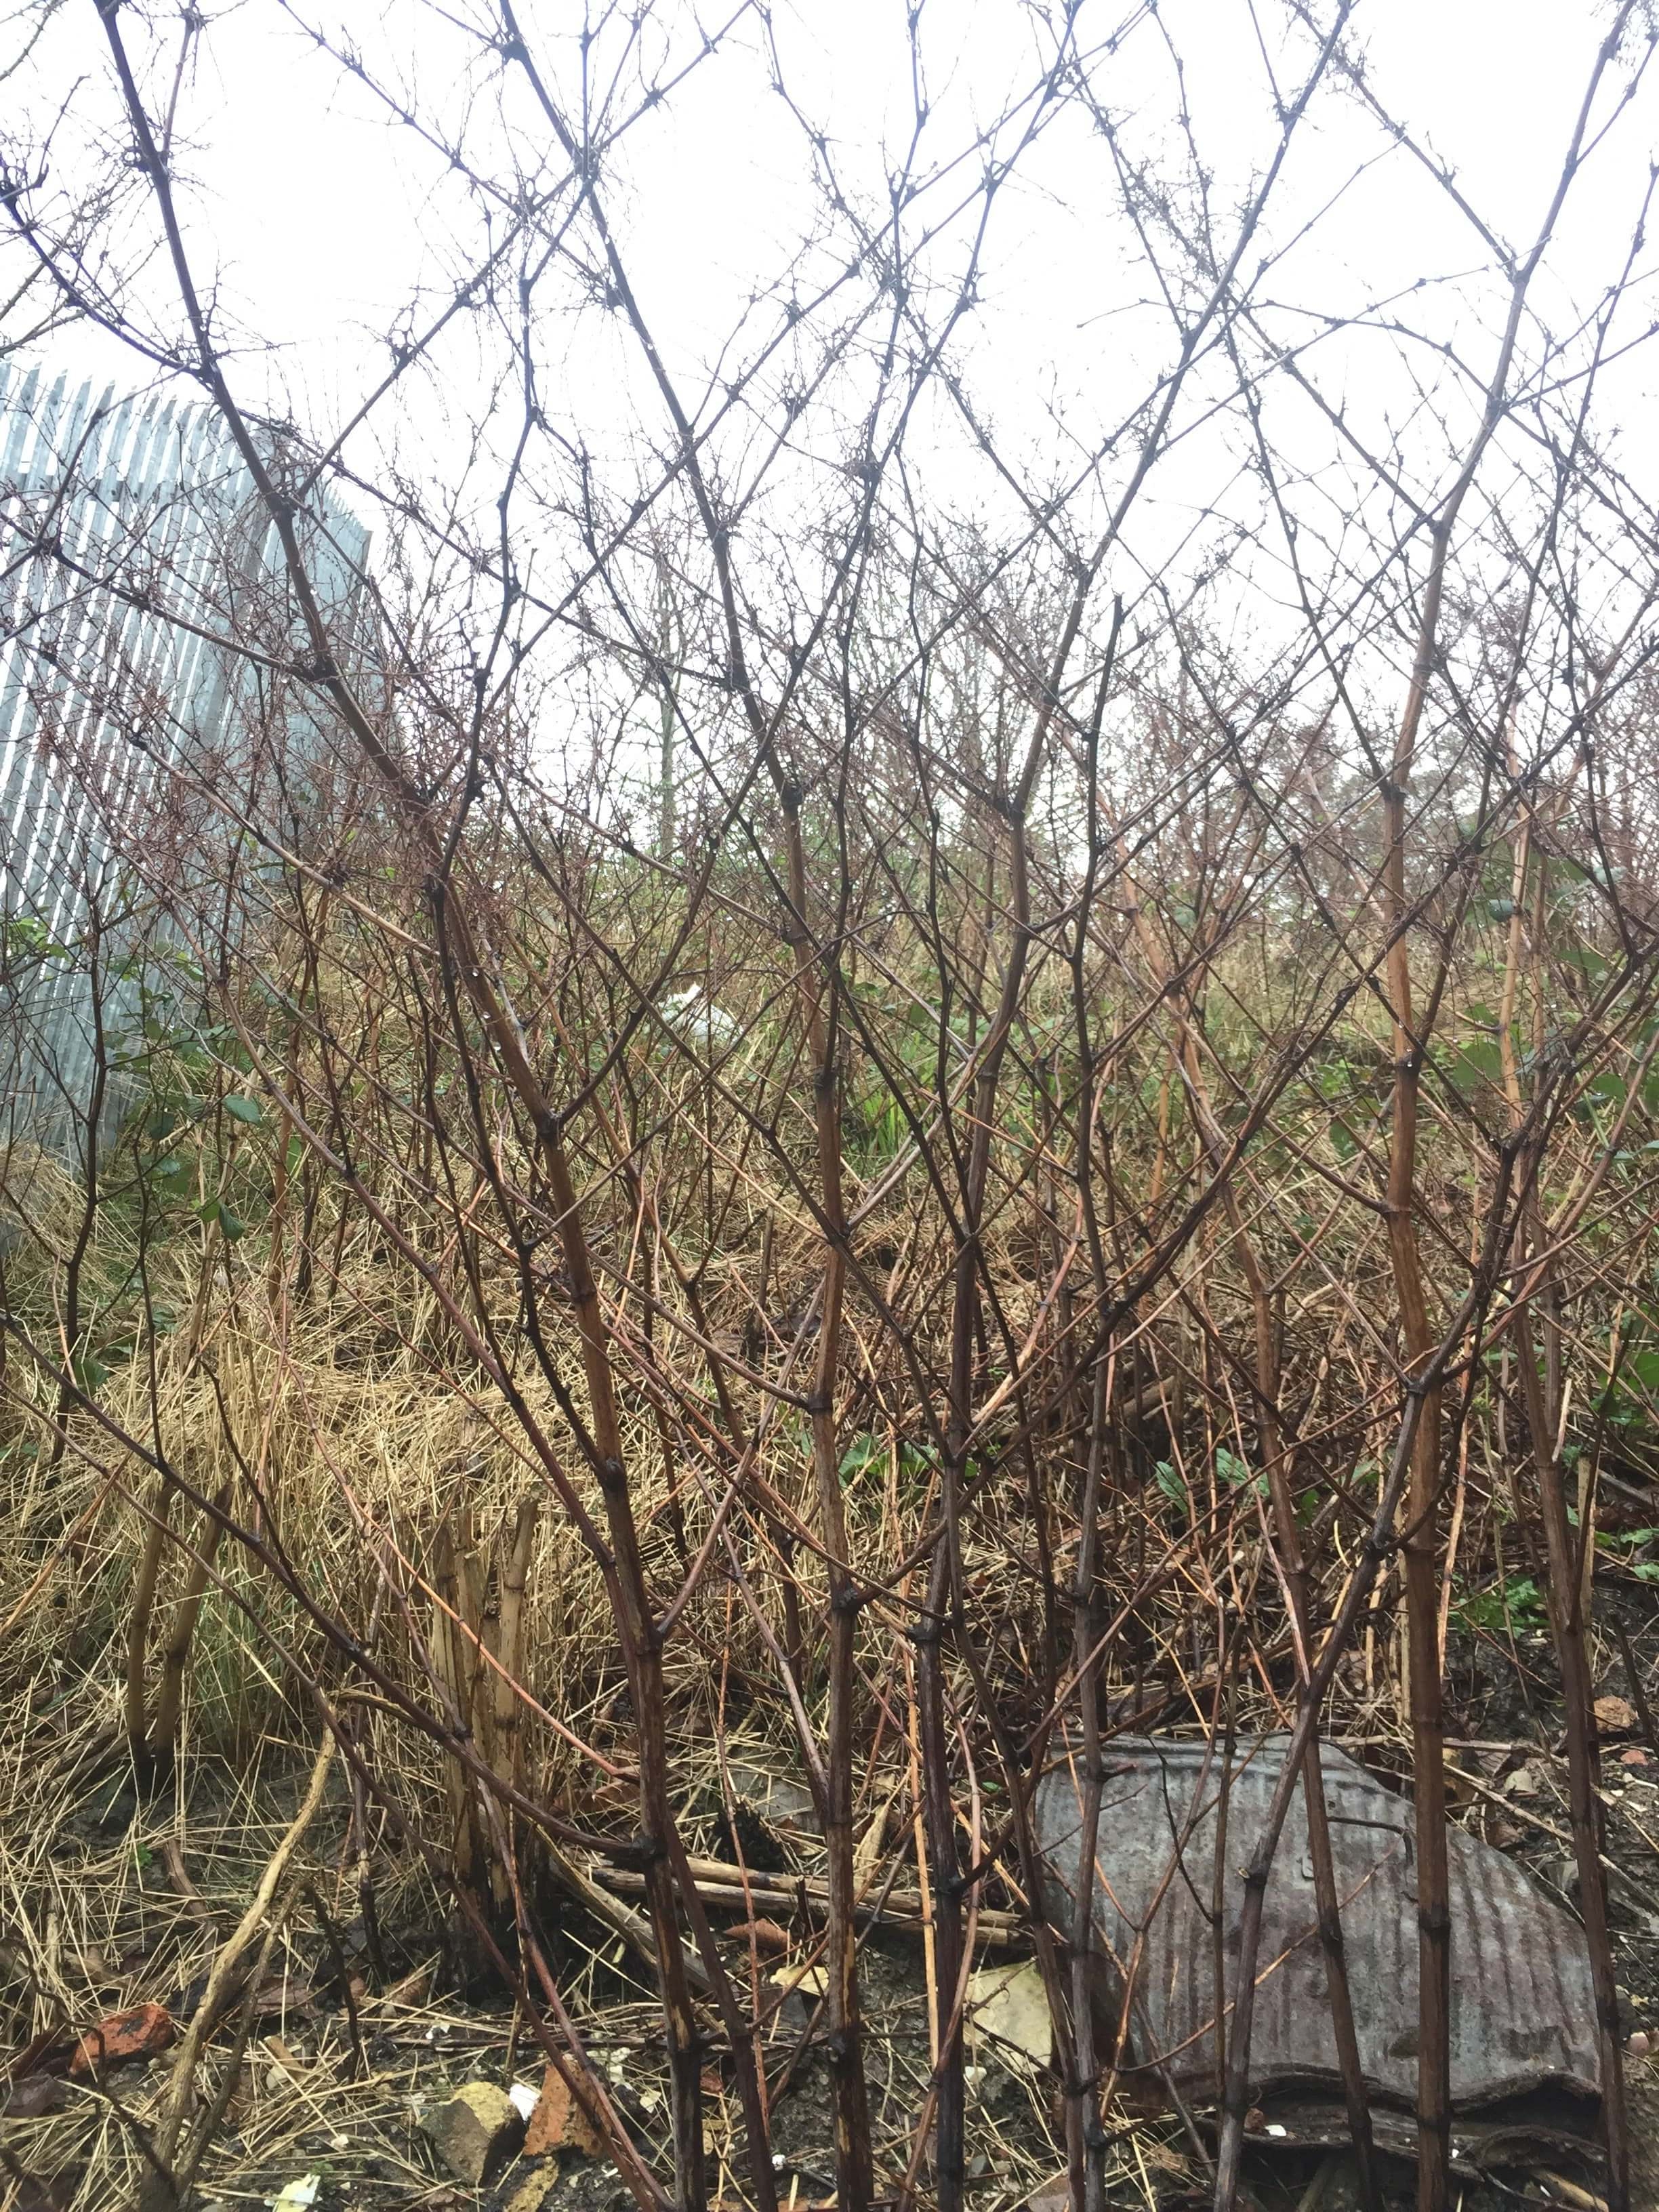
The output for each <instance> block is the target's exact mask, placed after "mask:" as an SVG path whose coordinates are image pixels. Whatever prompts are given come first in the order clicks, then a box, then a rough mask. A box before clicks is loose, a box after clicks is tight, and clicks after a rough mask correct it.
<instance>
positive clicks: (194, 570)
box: [0, 362, 368, 1152]
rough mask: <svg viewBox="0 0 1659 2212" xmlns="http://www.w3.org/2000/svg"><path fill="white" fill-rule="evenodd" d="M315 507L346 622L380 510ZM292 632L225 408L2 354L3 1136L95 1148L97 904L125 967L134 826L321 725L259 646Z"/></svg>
mask: <svg viewBox="0 0 1659 2212" xmlns="http://www.w3.org/2000/svg"><path fill="white" fill-rule="evenodd" d="M307 532H308V540H309V543H308V552H309V553H310V554H311V556H312V557H313V567H314V570H315V574H316V578H317V581H318V584H319V593H320V596H321V597H322V599H323V600H324V603H325V605H327V606H328V607H329V608H330V609H331V611H332V612H333V613H334V614H335V615H336V616H337V617H338V618H339V620H340V622H341V626H342V629H343V630H344V631H347V632H349V631H351V630H352V629H354V627H355V625H356V607H357V605H358V603H359V599H360V591H359V586H360V584H361V580H362V571H363V563H364V560H365V557H366V555H367V550H368V539H367V536H366V533H365V532H363V530H362V527H361V526H360V525H359V524H357V523H356V521H355V520H353V519H352V518H350V517H349V516H348V515H345V514H343V513H340V512H339V511H338V510H337V508H335V507H332V506H331V505H330V504H328V503H326V502H321V503H313V513H311V515H310V517H309V519H308V522H307ZM294 635H295V624H294V618H293V611H292V609H291V607H290V606H289V603H288V590H287V581H286V577H285V575H284V573H283V565H282V562H281V556H280V548H279V546H278V544H277V541H276V532H275V530H274V528H272V526H270V521H269V518H268V517H267V516H266V514H265V513H264V508H263V507H262V506H261V505H260V503H259V502H258V498H257V496H256V494H255V491H254V487H253V485H252V481H251V479H250V478H249V477H248V474H247V471H246V468H245V467H244V465H243V464H242V462H241V460H240V457H239V456H238V455H237V453H236V452H235V450H234V447H233V446H232V445H231V443H230V441H229V440H228V435H227V434H226V432H225V430H224V428H223V426H222V423H221V422H220V421H219V418H218V416H217V415H216V412H215V411H214V410H212V409H211V408H209V407H206V406H195V407H181V406H179V405H178V404H176V403H175V402H173V400H170V399H166V398H159V397H154V396H153V397H151V398H148V399H143V400H140V399H136V398H115V397H114V396H113V395H112V394H111V393H110V392H105V393H103V394H102V395H101V396H100V397H96V398H94V392H93V389H92V387H91V386H89V385H82V386H80V387H79V388H78V389H76V390H71V389H70V388H69V387H68V386H67V385H66V383H65V381H64V380H63V379H61V378H60V379H58V380H57V381H56V382H55V383H48V382H46V380H44V379H43V378H42V377H41V376H40V373H39V371H38V370H29V371H27V372H22V371H20V370H18V369H16V368H14V367H12V366H10V365H9V364H7V363H5V362H0V920H3V923H4V926H5V931H6V935H5V939H4V945H3V952H4V961H3V974H0V1002H3V1003H0V1013H3V1030H4V1036H3V1041H0V1050H3V1054H4V1058H3V1061H0V1085H3V1103H4V1107H5V1112H6V1121H5V1123H4V1126H3V1127H0V1142H3V1141H8V1140H11V1139H16V1138H18V1137H20V1136H23V1137H27V1138H29V1139H33V1140H34V1141H36V1142H39V1143H41V1144H43V1145H46V1146H50V1147H52V1148H54V1149H59V1150H64V1151H69V1152H73V1151H74V1150H75V1149H76V1139H77V1134H78V1133H79V1132H80V1131H81V1130H82V1127H83V1123H84V1116H85V1111H86V1102H87V1099H88V1093H89V1089H90V1085H91V1081H92V1073H93V1050H92V1020H91V1014H92V975H91V972H90V965H89V960H88V945H87V935H88V933H87V927H86V925H87V921H88V914H89V912H90V910H91V907H92V903H93V902H97V904H98V907H99V908H100V911H102V912H104V913H105V914H106V920H107V921H111V922H112V935H111V937H110V939H108V940H107V941H106V945H105V947H104V952H105V960H106V981H107V970H108V969H112V968H113V967H114V966H116V965H118V963H119V960H120V959H121V958H123V957H128V958H130V957H131V950H132V947H133V946H134V945H135V944H137V942H139V941H140V939H142V938H143V934H144V932H145V931H146V930H150V931H152V932H153V930H154V928H155V921H154V917H153V915H152V916H151V917H150V918H149V920H146V919H145V918H144V916H143V907H144V904H145V900H146V886H145V884H144V883H143V880H142V875H143V872H142V870H139V871H134V870H132V869H131V868H130V867H125V866H124V857H123V854H122V851H121V847H122V845H123V843H124V842H125V841H124V838H123V835H122V832H123V831H124V830H125V831H130V832H132V833H135V834H134V839H133V841H132V842H137V841H140V840H143V839H144V838H146V837H147V836H149V829H150V825H151V824H152V823H161V822H162V821H163V820H164V819H167V820H170V822H171V824H172V827H173V830H174V831H175V833H179V834H178V835H177V842H178V843H179V848H180V850H181V851H182V850H183V848H184V846H185V844H186V843H187V842H188V836H187V832H185V828H184V822H185V817H186V816H187V815H188V811H189V805H188V794H189V793H191V791H192V790H193V791H194V792H195V793H197V798H198V800H204V801H208V802H210V800H211V799H212V798H213V797H214V796H215V795H220V796H222V795H223V794H224V792H225V787H226V779H227V776H228V775H229V776H236V777H238V779H239V781H238V783H237V785H236V786H235V788H236V789H237V790H238V792H239V793H240V789H241V783H240V776H241V771H242V770H243V769H250V764H251V763H252V762H253V760H254V757H255V755H256V753H258V754H262V755H263V757H264V760H265V762H266V764H267V772H266V773H265V774H264V781H263V785H262V784H261V782H260V779H259V777H258V776H257V775H252V773H251V771H250V773H249V775H248V776H247V779H246V791H247V793H248V795H249V796H250V797H251V799H252V803H253V804H255V805H258V804H259V803H260V801H259V799H258V796H257V794H258V791H259V790H260V789H261V788H263V789H264V790H265V791H266V792H267V793H270V792H274V791H275V790H276V789H277V788H279V787H281V786H282V785H283V782H284V781H285V780H286V779H285V777H283V776H282V775H278V776H276V777H275V778H273V777H272V775H270V773H269V763H270V758H271V757H272V756H273V754H274V753H275V754H282V755H285V756H289V757H298V756H300V755H301V754H303V752H304V750H305V749H306V748H307V745H312V746H313V747H314V744H315V736H316V732H315V726H314V724H312V723H310V721H309V717H308V708H307V703H306V702H305V700H304V698H303V696H302V695H301V691H300V690H299V688H298V687H295V685H293V684H292V683H291V682H289V683H288V684H286V688H284V684H283V680H282V679H280V678H276V679H273V677H272V674H271V671H270V668H269V666H268V665H264V662H262V659H261V657H260V656H261V653H262V652H263V653H264V655H265V656H267V657H268V659H270V660H275V661H276V662H278V663H280V662H281V661H282V660H283V659H285V658H286V657H287V654H288V651H289V647H290V645H291V641H292V640H293V638H294ZM245 647H252V653H249V652H248V651H246V650H245V649H244V648H245ZM256 733H257V735H256ZM204 811H211V807H210V804H209V805H207V807H206V808H205V810H204ZM151 857H154V848H152V851H151ZM179 865H185V863H183V862H180V863H179ZM154 888H155V887H154V884H151V885H150V886H149V892H150V893H151V894H152V896H151V897H150V904H151V906H152V907H153V906H154V903H155V902H154V898H153V892H154ZM132 1002H133V991H132V987H131V984H130V983H129V984H126V985H119V984H118V985H115V986H112V987H110V988H109V989H108V990H107V992H106V997H105V1000H104V1004H103V1011H104V1012H105V1016H106V1021H107V1022H109V1023H110V1024H112V1025H113V1026H114V1027H115V1029H116V1030H117V1031H118V1030H119V1028H120V1024H121V1023H122V1021H123V1019H124V1018H125V1017H126V1016H130V1014H131V1010H132ZM116 1104H118V1100H117V1101H112V1106H114V1105H116Z"/></svg>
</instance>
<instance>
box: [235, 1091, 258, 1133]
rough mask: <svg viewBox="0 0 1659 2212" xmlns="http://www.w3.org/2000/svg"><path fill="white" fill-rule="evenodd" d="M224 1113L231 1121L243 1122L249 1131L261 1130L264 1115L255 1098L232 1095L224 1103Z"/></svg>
mask: <svg viewBox="0 0 1659 2212" xmlns="http://www.w3.org/2000/svg"><path fill="white" fill-rule="evenodd" d="M225 1111H226V1113H227V1114H228V1115H230V1116H231V1118H232V1119H233V1121H241V1122H245V1123H246V1126H247V1127H249V1128H250V1129H258V1128H263V1127H264V1118H265V1117H264V1114H263V1113H262V1112H261V1111H260V1109H259V1102H258V1099H257V1098H242V1097H237V1096H235V1095H234V1093H233V1095H232V1096H231V1097H228V1098H227V1099H226V1101H225Z"/></svg>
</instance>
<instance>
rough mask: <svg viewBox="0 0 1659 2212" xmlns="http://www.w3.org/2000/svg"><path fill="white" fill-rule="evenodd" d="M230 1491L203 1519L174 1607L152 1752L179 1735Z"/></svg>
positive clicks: (220, 1494) (221, 1491) (221, 1490)
mask: <svg viewBox="0 0 1659 2212" xmlns="http://www.w3.org/2000/svg"><path fill="white" fill-rule="evenodd" d="M230 1488H231V1486H230V1485H229V1483H228V1482H226V1483H223V1484H222V1485H221V1486H220V1488H219V1492H218V1494H217V1496H216V1498H215V1499H214V1501H213V1506H212V1509H211V1510H210V1511H209V1512H206V1513H204V1514H203V1515H202V1516H201V1517H200V1521H199V1523H198V1526H197V1537H196V1547H195V1549H194V1551H193V1552H192V1553H191V1562H190V1572H189V1574H188V1576H187V1577H186V1578H185V1588H184V1592H183V1595H181V1596H180V1598H179V1603H178V1605H177V1607H175V1608H174V1611H173V1621H172V1625H171V1626H170V1628H169V1629H168V1632H167V1644H166V1646H165V1648H164V1650H163V1651H162V1655H161V1691H160V1692H159V1694H158V1695H157V1698H156V1700H155V1717H154V1718H153V1719H152V1721H151V1723H150V1729H149V1747H150V1750H151V1752H152V1753H157V1754H165V1753H166V1752H167V1750H168V1748H169V1747H170V1746H171V1745H172V1743H173V1738H174V1737H175V1736H176V1735H178V1733H179V1714H180V1712H181V1711H182V1710H183V1707H184V1698H185V1668H186V1667H187V1666H188V1665H189V1663H190V1647H191V1644H192V1643H193V1642H194V1640H195V1637H196V1624H197V1620H199V1619H200V1617H201V1612H202V1601H203V1599H204V1597H205V1596H206V1595H207V1586H208V1580H209V1577H210V1575H211V1574H212V1572H213V1562H214V1559H216V1556H217V1554H218V1550H219V1544H220V1540H221V1538H222V1536H223V1534H224V1512H225V1509H226V1507H227V1506H228V1504H229V1502H230Z"/></svg>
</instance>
